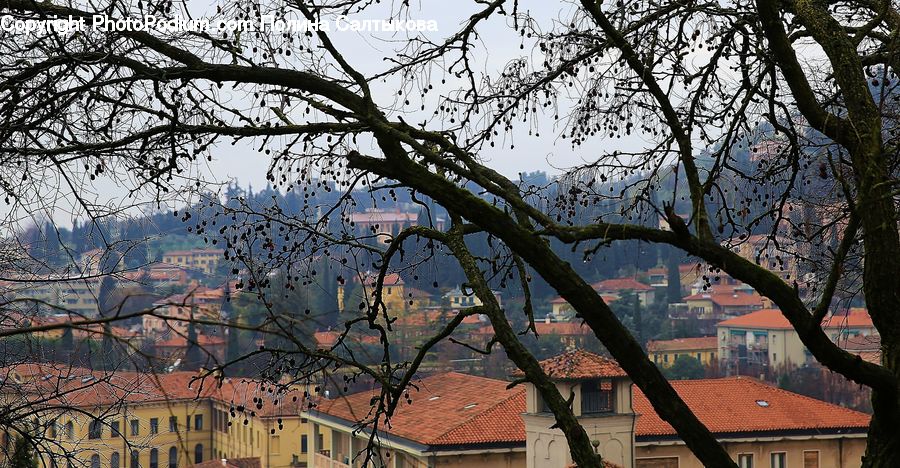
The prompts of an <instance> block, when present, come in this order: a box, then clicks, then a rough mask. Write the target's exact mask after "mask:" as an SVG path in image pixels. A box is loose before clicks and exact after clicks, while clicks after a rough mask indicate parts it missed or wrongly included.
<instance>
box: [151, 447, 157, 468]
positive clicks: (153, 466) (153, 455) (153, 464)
mask: <svg viewBox="0 0 900 468" xmlns="http://www.w3.org/2000/svg"><path fill="white" fill-rule="evenodd" d="M150 468H159V450H156V449H152V450H150Z"/></svg>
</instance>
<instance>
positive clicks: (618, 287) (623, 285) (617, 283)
mask: <svg viewBox="0 0 900 468" xmlns="http://www.w3.org/2000/svg"><path fill="white" fill-rule="evenodd" d="M592 286H593V287H594V289H596V290H598V291H624V290H632V291H651V290H653V288H652V287H650V286H647V285H646V284H644V283H641V282H640V281H638V280H636V279H634V278H613V279H608V280H603V281H600V282H597V283H594V284H593V285H592Z"/></svg>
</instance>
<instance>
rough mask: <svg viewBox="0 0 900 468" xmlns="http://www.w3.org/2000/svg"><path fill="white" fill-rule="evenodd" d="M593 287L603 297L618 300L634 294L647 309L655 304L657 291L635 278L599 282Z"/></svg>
mask: <svg viewBox="0 0 900 468" xmlns="http://www.w3.org/2000/svg"><path fill="white" fill-rule="evenodd" d="M591 286H592V287H593V288H594V290H595V291H597V293H598V294H600V295H601V296H611V297H614V298H616V299H619V298H621V297H622V296H623V295H624V294H626V293H633V294H634V295H635V296H637V298H638V300H639V301H640V302H641V305H643V306H645V307H646V306H648V305H651V304H653V302H654V300H655V299H656V290H655V289H654V288H653V287H652V286H649V285H646V284H644V283H641V282H640V281H638V280H636V279H634V278H612V279H606V280H603V281H598V282H596V283H594V284H592V285H591Z"/></svg>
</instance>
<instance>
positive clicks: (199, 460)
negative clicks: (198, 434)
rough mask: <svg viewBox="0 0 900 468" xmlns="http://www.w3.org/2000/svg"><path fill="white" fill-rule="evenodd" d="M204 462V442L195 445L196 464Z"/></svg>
mask: <svg viewBox="0 0 900 468" xmlns="http://www.w3.org/2000/svg"><path fill="white" fill-rule="evenodd" d="M198 463H203V444H197V445H196V446H195V447H194V464H198Z"/></svg>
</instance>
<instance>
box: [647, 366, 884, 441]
mask: <svg viewBox="0 0 900 468" xmlns="http://www.w3.org/2000/svg"><path fill="white" fill-rule="evenodd" d="M671 383H672V386H673V387H675V391H677V392H678V395H680V396H681V398H682V399H684V402H685V403H687V405H688V406H689V407H690V408H691V410H692V411H693V412H694V414H696V415H697V417H698V418H699V419H700V421H701V422H702V423H703V424H704V425H706V427H707V428H709V430H710V431H711V432H713V433H714V434H737V433H747V432H771V431H793V430H843V429H852V430H854V431H865V430H866V429H867V428H868V426H869V419H870V416H869V415H867V414H863V413H860V412H857V411H853V410H850V409H847V408H843V407H840V406H837V405H832V404H831V403H826V402H824V401H819V400H816V399H814V398H810V397H806V396H803V395H798V394H796V393H792V392H788V391H786V390H782V389H779V388H776V387H773V386H770V385H767V384H765V383H763V382H760V381H758V380H755V379H752V378H747V377H731V378H724V379H708V380H678V381H673V382H671ZM633 388H634V403H633V406H634V411H635V413H637V414H639V415H640V416H638V419H637V427H636V431H635V435H636V436H639V437H640V436H644V437H652V436H675V430H674V429H672V426H670V425H669V423H667V422H665V421H663V420H662V418H660V417H659V415H657V414H656V412H655V411H654V410H653V407H652V406H650V402H649V401H648V400H647V397H646V396H644V394H643V393H642V392H641V391H640V389H638V388H637V386H634V387H633Z"/></svg>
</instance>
